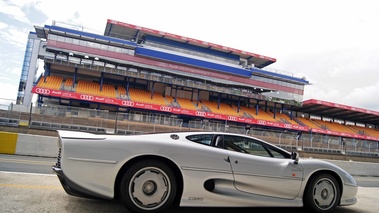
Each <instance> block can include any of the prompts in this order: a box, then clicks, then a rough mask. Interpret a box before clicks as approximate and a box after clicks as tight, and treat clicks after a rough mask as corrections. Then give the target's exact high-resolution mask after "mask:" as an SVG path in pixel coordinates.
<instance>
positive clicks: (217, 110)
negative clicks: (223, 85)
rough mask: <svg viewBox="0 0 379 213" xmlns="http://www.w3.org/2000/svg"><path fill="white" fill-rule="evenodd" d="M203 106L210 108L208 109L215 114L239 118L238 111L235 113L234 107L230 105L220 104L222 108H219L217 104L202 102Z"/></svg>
mask: <svg viewBox="0 0 379 213" xmlns="http://www.w3.org/2000/svg"><path fill="white" fill-rule="evenodd" d="M201 104H202V105H204V106H206V107H208V109H210V110H211V111H212V112H213V113H219V114H224V115H232V116H239V114H238V112H237V111H235V110H234V109H233V108H232V107H230V106H229V105H227V104H225V103H220V107H218V106H217V105H218V104H217V102H212V101H206V100H201Z"/></svg>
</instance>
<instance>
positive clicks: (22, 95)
mask: <svg viewBox="0 0 379 213" xmlns="http://www.w3.org/2000/svg"><path fill="white" fill-rule="evenodd" d="M39 43H40V39H39V38H37V35H36V34H35V33H33V32H30V33H29V36H28V42H27V44H26V49H25V55H24V61H23V64H22V70H21V76H20V83H19V86H18V93H17V100H16V103H17V104H21V105H29V104H30V102H31V96H32V93H31V88H32V86H33V82H34V79H35V74H36V71H37V56H38V49H39ZM34 52H36V53H34Z"/></svg>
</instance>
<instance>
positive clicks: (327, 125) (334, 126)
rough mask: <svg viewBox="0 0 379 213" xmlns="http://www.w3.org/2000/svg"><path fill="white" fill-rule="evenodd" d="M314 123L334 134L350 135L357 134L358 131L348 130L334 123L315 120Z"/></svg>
mask: <svg viewBox="0 0 379 213" xmlns="http://www.w3.org/2000/svg"><path fill="white" fill-rule="evenodd" d="M315 122H316V123H318V124H319V125H320V126H321V127H322V128H323V129H325V128H326V129H328V130H331V131H336V132H344V133H350V134H357V133H358V131H354V130H352V129H351V128H348V127H346V126H344V125H342V124H339V123H334V122H328V121H322V120H315Z"/></svg>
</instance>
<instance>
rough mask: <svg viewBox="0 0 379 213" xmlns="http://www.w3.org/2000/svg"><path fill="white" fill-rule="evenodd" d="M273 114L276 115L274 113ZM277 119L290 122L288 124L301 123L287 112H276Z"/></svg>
mask: <svg viewBox="0 0 379 213" xmlns="http://www.w3.org/2000/svg"><path fill="white" fill-rule="evenodd" d="M272 116H274V114H273V113H272ZM276 119H277V120H278V121H279V122H283V123H288V124H292V125H299V123H297V122H296V121H295V120H294V119H291V118H290V117H289V116H288V115H286V114H282V113H276Z"/></svg>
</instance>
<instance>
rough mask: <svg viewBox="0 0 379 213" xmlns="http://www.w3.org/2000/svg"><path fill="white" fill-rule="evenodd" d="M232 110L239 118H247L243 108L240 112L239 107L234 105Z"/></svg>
mask: <svg viewBox="0 0 379 213" xmlns="http://www.w3.org/2000/svg"><path fill="white" fill-rule="evenodd" d="M232 108H233V109H234V110H235V111H236V112H237V113H238V115H239V116H241V117H246V116H245V114H244V111H243V110H242V109H241V108H240V110H238V106H236V105H232Z"/></svg>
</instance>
